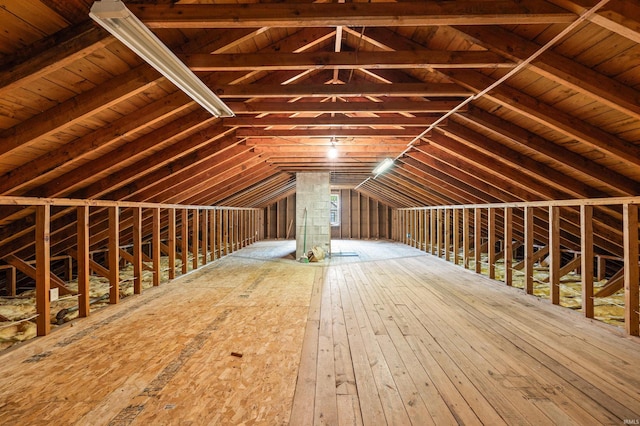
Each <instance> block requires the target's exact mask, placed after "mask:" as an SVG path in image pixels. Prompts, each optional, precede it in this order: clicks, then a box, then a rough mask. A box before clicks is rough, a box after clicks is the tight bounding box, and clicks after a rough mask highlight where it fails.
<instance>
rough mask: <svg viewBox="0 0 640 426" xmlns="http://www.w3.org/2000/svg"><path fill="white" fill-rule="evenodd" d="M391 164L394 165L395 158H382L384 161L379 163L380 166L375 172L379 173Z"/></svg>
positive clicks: (375, 173)
mask: <svg viewBox="0 0 640 426" xmlns="http://www.w3.org/2000/svg"><path fill="white" fill-rule="evenodd" d="M391 166H393V160H392V159H391V158H385V159H384V160H382V163H380V164H378V166H377V167H376V168H375V169H373V174H374V175H379V174H380V173H382V172H384V171H385V170H387V169H388V168H389V167H391Z"/></svg>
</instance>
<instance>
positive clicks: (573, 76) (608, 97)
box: [455, 26, 640, 119]
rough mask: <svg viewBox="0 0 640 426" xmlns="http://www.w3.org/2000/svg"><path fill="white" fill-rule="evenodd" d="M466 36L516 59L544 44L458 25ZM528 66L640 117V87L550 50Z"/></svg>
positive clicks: (503, 31)
mask: <svg viewBox="0 0 640 426" xmlns="http://www.w3.org/2000/svg"><path fill="white" fill-rule="evenodd" d="M455 28H456V29H457V30H458V31H460V32H461V33H463V34H464V35H465V36H466V37H467V38H471V39H472V40H473V41H474V42H476V43H480V44H482V45H483V46H484V47H486V48H487V49H489V50H491V51H494V52H497V53H499V54H500V55H504V56H505V57H508V58H510V59H511V60H512V61H514V62H517V61H520V60H524V59H526V58H528V57H529V56H531V55H532V54H534V53H535V52H537V51H538V50H539V49H540V48H541V46H540V45H539V44H537V43H535V42H532V41H529V40H527V39H525V38H523V37H519V36H518V35H517V34H514V33H512V32H510V31H507V30H506V29H504V28H501V27H495V26H492V27H479V26H465V27H455ZM527 69H530V70H532V71H534V72H536V73H537V74H540V75H542V76H544V77H545V78H548V79H549V80H551V81H553V82H555V83H558V84H561V85H563V86H566V87H569V88H571V89H572V90H575V91H576V92H578V93H582V94H584V95H587V96H589V97H591V98H593V99H595V100H597V101H598V102H600V103H602V104H604V105H607V106H608V107H610V108H613V109H615V110H617V111H620V112H622V113H624V114H627V115H629V116H630V117H633V118H635V119H640V91H638V90H636V89H634V88H632V87H629V86H626V85H624V84H622V83H620V82H619V81H616V80H615V79H613V78H610V77H607V76H606V75H603V74H600V73H599V72H597V71H596V70H594V69H593V68H589V67H586V66H584V65H581V64H579V63H578V62H576V61H573V60H571V59H569V58H567V57H565V56H562V55H560V54H558V53H555V52H553V51H552V50H547V51H546V52H544V53H543V54H542V55H540V56H538V58H537V59H536V60H535V61H533V62H532V63H531V64H529V66H528V67H527Z"/></svg>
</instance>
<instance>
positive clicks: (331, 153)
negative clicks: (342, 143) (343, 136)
mask: <svg viewBox="0 0 640 426" xmlns="http://www.w3.org/2000/svg"><path fill="white" fill-rule="evenodd" d="M327 157H329V158H338V148H336V138H331V148H329V151H327Z"/></svg>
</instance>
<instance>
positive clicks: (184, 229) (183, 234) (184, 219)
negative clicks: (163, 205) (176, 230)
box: [180, 209, 189, 275]
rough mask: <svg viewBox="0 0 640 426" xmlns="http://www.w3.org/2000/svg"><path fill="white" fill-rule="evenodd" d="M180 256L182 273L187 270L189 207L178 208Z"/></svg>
mask: <svg viewBox="0 0 640 426" xmlns="http://www.w3.org/2000/svg"><path fill="white" fill-rule="evenodd" d="M180 224H181V227H180V257H181V259H182V274H183V275H184V274H186V273H187V271H188V270H189V209H182V210H180Z"/></svg>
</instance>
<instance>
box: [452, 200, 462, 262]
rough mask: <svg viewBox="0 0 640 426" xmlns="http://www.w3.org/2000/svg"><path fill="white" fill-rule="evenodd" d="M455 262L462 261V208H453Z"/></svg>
mask: <svg viewBox="0 0 640 426" xmlns="http://www.w3.org/2000/svg"><path fill="white" fill-rule="evenodd" d="M453 263H455V264H456V265H458V264H459V263H460V209H453Z"/></svg>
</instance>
